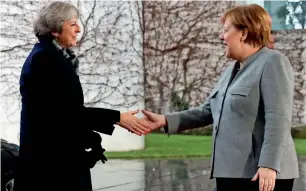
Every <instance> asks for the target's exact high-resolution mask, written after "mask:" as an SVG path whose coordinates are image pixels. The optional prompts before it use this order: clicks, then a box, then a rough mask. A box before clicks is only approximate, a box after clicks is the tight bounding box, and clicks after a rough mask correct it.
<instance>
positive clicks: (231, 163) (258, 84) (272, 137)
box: [143, 5, 298, 191]
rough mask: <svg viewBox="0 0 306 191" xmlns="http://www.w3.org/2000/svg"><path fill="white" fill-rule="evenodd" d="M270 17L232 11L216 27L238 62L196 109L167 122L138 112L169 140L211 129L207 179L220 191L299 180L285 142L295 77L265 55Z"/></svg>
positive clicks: (282, 190) (274, 55)
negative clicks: (171, 136) (220, 28)
mask: <svg viewBox="0 0 306 191" xmlns="http://www.w3.org/2000/svg"><path fill="white" fill-rule="evenodd" d="M269 18H270V16H269V14H268V13H267V12H266V11H265V10H264V9H263V8H262V7H260V6H258V5H246V6H239V7H235V8H233V9H231V10H229V11H227V12H226V13H225V14H224V15H223V17H222V19H221V21H222V24H223V27H224V30H223V32H222V34H221V36H220V39H221V40H222V41H223V42H224V44H225V46H226V48H225V52H226V56H227V57H228V58H232V59H234V60H236V62H235V63H234V64H232V65H230V66H229V67H228V68H227V69H226V70H225V71H224V72H223V74H222V75H221V77H220V80H219V81H218V83H217V85H216V86H215V88H214V89H213V90H212V92H211V94H210V95H209V97H208V99H207V100H206V101H205V103H203V104H202V105H201V106H199V107H197V108H192V109H189V110H186V111H181V112H175V113H169V114H165V115H159V114H155V113H152V112H149V111H145V110H144V111H143V113H144V114H145V115H146V117H145V118H144V120H146V121H147V122H149V123H150V126H151V127H150V128H151V130H154V129H158V128H161V127H164V129H165V132H166V133H169V134H172V133H175V132H178V131H183V130H186V129H192V128H197V127H203V126H206V125H209V124H212V125H213V148H212V156H211V164H212V169H211V178H216V183H217V189H218V191H223V190H236V191H238V190H241V191H242V190H243V191H253V190H254V191H255V190H256V191H258V190H260V191H271V190H275V191H289V190H292V187H293V181H294V178H297V177H298V163H297V155H296V151H295V146H294V142H293V139H292V136H291V116H292V103H293V88H294V74H293V69H292V66H291V64H290V62H289V60H288V59H287V57H286V56H285V55H283V54H282V53H280V52H279V51H276V50H271V49H268V48H267V45H268V44H269V37H270V31H271V22H270V23H269V24H267V20H269Z"/></svg>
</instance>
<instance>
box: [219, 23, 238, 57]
mask: <svg viewBox="0 0 306 191" xmlns="http://www.w3.org/2000/svg"><path fill="white" fill-rule="evenodd" d="M242 36H243V35H242V31H241V30H239V29H237V28H236V27H235V26H234V25H233V24H232V23H231V20H230V19H229V18H227V19H226V20H225V22H224V25H223V32H222V34H221V35H220V39H221V40H222V41H223V43H224V44H225V46H226V49H225V55H226V57H227V58H233V59H237V57H239V52H240V50H241V49H242V45H243V41H242Z"/></svg>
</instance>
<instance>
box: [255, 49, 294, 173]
mask: <svg viewBox="0 0 306 191" xmlns="http://www.w3.org/2000/svg"><path fill="white" fill-rule="evenodd" d="M260 89H261V97H262V101H263V104H264V112H265V115H264V116H265V122H266V123H265V126H264V142H263V145H262V149H261V153H260V158H259V164H258V166H259V167H266V168H271V169H274V170H276V171H277V172H279V173H280V163H281V159H282V155H283V152H284V151H283V148H284V145H285V144H286V140H288V137H289V136H291V118H292V105H293V93H294V75H293V69H292V66H291V64H290V62H289V60H288V59H287V57H286V56H284V55H282V54H275V55H273V56H271V57H270V58H269V59H268V60H267V61H266V64H265V68H264V70H263V73H262V77H261V81H260Z"/></svg>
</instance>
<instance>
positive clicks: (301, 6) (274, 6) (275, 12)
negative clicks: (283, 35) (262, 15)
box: [245, 0, 306, 30]
mask: <svg viewBox="0 0 306 191" xmlns="http://www.w3.org/2000/svg"><path fill="white" fill-rule="evenodd" d="M245 3H246V4H258V5H260V6H262V7H264V8H265V9H266V10H267V11H268V12H269V14H270V15H271V17H272V30H288V29H289V30H290V29H306V1H305V0H287V1H266V0H246V1H245Z"/></svg>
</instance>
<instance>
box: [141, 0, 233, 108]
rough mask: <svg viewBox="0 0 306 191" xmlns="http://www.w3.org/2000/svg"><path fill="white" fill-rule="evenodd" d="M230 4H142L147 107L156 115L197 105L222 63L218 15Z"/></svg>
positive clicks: (212, 83) (200, 2) (205, 93)
mask: <svg viewBox="0 0 306 191" xmlns="http://www.w3.org/2000/svg"><path fill="white" fill-rule="evenodd" d="M233 5H234V3H233V2H209V1H188V2H185V1H175V2H173V1H172V2H144V3H143V7H144V14H145V16H144V28H145V31H144V55H145V96H146V107H147V108H149V109H151V110H153V111H155V112H159V113H162V112H167V111H177V110H182V109H187V108H188V107H191V106H196V105H199V104H200V103H202V102H203V101H204V98H205V97H206V96H207V95H208V94H209V92H210V90H211V89H212V88H213V86H214V84H215V83H216V81H217V78H218V76H219V75H220V73H221V71H222V70H223V68H224V66H225V65H226V63H227V60H226V59H225V58H224V56H223V54H224V53H223V52H220V51H217V50H220V49H222V47H221V46H222V44H221V43H220V41H219V34H220V33H219V32H220V30H221V25H220V22H219V21H220V20H219V19H220V16H221V14H222V13H223V12H224V11H225V10H226V9H228V8H229V7H231V6H233Z"/></svg>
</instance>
